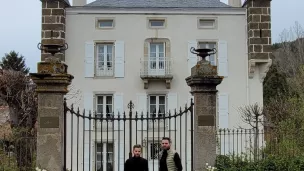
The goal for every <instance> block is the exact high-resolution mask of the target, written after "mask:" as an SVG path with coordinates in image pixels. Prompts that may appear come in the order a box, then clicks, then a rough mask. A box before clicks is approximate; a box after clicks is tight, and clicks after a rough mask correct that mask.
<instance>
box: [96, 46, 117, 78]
mask: <svg viewBox="0 0 304 171" xmlns="http://www.w3.org/2000/svg"><path fill="white" fill-rule="evenodd" d="M96 52H97V54H96V76H113V75H114V53H113V52H114V46H113V44H112V43H108V44H103V43H102V44H96Z"/></svg>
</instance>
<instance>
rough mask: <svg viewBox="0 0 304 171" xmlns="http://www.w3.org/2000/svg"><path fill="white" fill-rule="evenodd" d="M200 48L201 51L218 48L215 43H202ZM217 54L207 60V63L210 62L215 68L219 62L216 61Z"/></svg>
mask: <svg viewBox="0 0 304 171" xmlns="http://www.w3.org/2000/svg"><path fill="white" fill-rule="evenodd" d="M199 48H201V49H213V48H216V43H215V42H200V43H199ZM215 55H216V54H214V55H210V56H208V57H207V58H206V60H207V61H210V64H211V65H213V66H216V63H217V60H216V56H215Z"/></svg>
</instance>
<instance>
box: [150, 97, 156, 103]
mask: <svg viewBox="0 0 304 171" xmlns="http://www.w3.org/2000/svg"><path fill="white" fill-rule="evenodd" d="M150 104H156V96H150Z"/></svg>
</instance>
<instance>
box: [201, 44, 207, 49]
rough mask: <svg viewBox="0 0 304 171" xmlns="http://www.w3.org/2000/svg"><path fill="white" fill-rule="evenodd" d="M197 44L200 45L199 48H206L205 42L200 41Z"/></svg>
mask: <svg viewBox="0 0 304 171" xmlns="http://www.w3.org/2000/svg"><path fill="white" fill-rule="evenodd" d="M199 45H200V48H201V49H205V48H207V44H206V43H200V44H199Z"/></svg>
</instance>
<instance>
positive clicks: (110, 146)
mask: <svg viewBox="0 0 304 171" xmlns="http://www.w3.org/2000/svg"><path fill="white" fill-rule="evenodd" d="M107 148H108V149H107V150H108V152H112V153H113V144H112V143H108V147H107Z"/></svg>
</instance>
